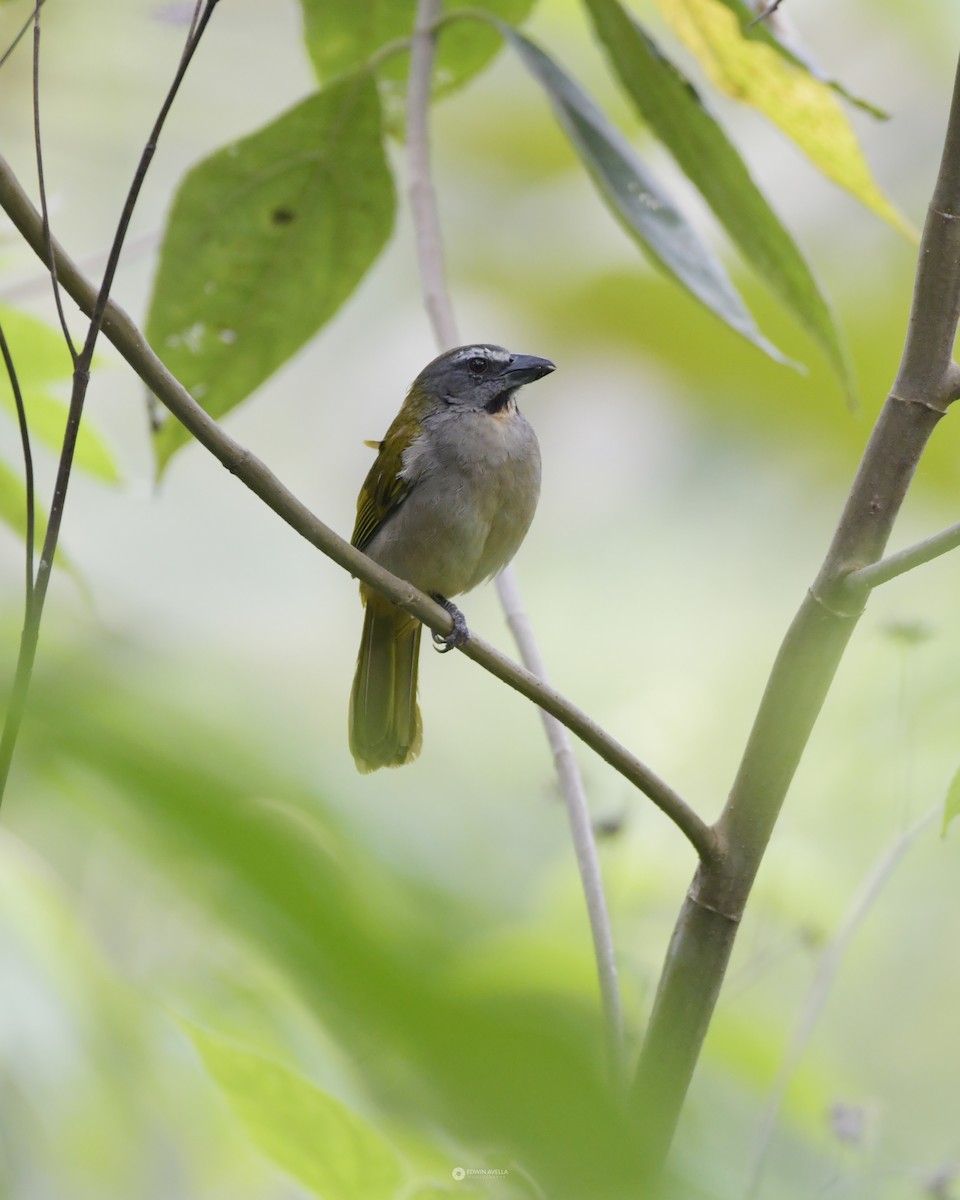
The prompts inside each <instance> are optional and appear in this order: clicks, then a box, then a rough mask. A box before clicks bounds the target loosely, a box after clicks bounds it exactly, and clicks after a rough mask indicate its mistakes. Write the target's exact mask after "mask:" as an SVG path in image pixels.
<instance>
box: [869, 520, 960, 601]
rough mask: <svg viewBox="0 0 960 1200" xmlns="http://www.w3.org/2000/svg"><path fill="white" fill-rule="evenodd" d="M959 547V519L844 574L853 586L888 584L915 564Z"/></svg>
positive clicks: (917, 565)
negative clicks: (913, 542) (910, 544)
mask: <svg viewBox="0 0 960 1200" xmlns="http://www.w3.org/2000/svg"><path fill="white" fill-rule="evenodd" d="M958 546H960V522H958V523H957V524H956V525H951V526H949V528H947V529H941V530H940V532H939V533H935V534H933V536H932V537H928V538H925V539H924V540H923V541H922V542H917V544H916V545H915V546H908V547H907V548H906V550H898V551H897V553H896V554H889V555H887V557H886V558H881V559H880V561H879V562H875V563H871V565H870V566H869V567H861V568H860V570H859V571H851V572H850V574H849V575H848V576H847V585H848V586H849V587H855V588H871V589H872V588H875V587H879V586H880V584H881V583H889V582H890V580H891V579H896V578H897V576H898V575H905V574H906V573H907V571H912V570H913V568H914V567H922V566H923V564H924V563H928V562H931V561H932V560H933V559H935V558H939V557H940V555H941V554H949V553H950V551H951V550H956V548H957V547H958Z"/></svg>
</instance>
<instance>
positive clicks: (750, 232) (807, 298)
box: [587, 0, 854, 397]
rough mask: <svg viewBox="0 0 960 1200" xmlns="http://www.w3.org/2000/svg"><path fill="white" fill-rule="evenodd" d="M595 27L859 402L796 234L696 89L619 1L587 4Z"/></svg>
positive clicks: (634, 95)
mask: <svg viewBox="0 0 960 1200" xmlns="http://www.w3.org/2000/svg"><path fill="white" fill-rule="evenodd" d="M587 7H588V8H589V10H590V15H591V17H592V18H593V23H594V27H595V29H596V31H597V34H598V36H599V37H600V40H601V41H602V42H603V44H604V46H605V48H606V50H607V53H608V55H609V57H610V60H611V62H612V63H613V66H614V69H615V70H616V73H617V76H618V78H619V79H620V82H621V83H622V84H623V86H624V88H625V89H626V90H627V92H628V93H629V95H630V97H631V99H632V100H633V101H634V103H635V104H636V106H637V109H638V110H639V112H640V115H641V116H642V117H643V119H644V121H646V123H647V124H648V125H649V126H650V128H651V130H652V131H653V132H654V133H655V134H656V136H657V137H658V138H659V139H660V141H661V142H663V144H664V145H665V146H666V147H667V149H668V150H669V151H670V152H671V154H672V155H673V156H674V158H675V159H676V160H677V162H678V164H679V165H680V167H681V168H682V170H683V171H684V172H685V174H686V175H687V176H688V177H689V179H690V180H691V182H693V183H694V184H695V185H696V186H697V188H698V189H699V190H700V192H701V194H702V195H703V197H704V199H705V200H706V201H707V203H708V204H709V205H710V207H711V208H712V209H713V211H714V212H715V213H716V215H717V218H718V219H719V221H720V222H721V223H722V224H723V226H724V228H725V229H726V230H727V232H728V233H729V235H730V237H731V238H732V239H733V241H734V242H735V243H736V245H737V246H738V247H739V248H740V251H741V252H742V254H743V256H744V258H745V259H746V260H747V261H748V262H749V263H750V265H751V266H752V267H753V269H754V270H755V271H756V272H757V274H758V275H760V276H761V277H762V278H763V279H764V280H765V281H766V283H767V284H768V285H769V286H770V287H771V288H772V290H773V291H774V292H775V293H776V294H777V295H778V296H779V297H780V299H781V300H782V301H783V302H784V303H785V304H786V305H787V307H788V308H789V309H790V310H791V311H792V312H793V314H794V315H795V316H796V317H797V318H798V319H799V320H800V322H801V324H802V325H804V327H805V328H806V329H807V330H808V331H809V333H810V334H811V335H812V337H813V338H814V339H815V341H816V342H817V343H818V344H819V345H820V346H821V348H822V349H823V350H824V352H825V353H826V355H827V358H828V359H829V360H830V363H831V365H832V367H833V368H834V370H835V371H836V372H837V375H838V376H839V377H840V379H841V381H842V382H843V384H844V387H845V388H846V390H847V393H848V395H850V396H851V397H852V395H853V391H854V382H853V377H852V373H851V370H850V363H849V360H848V357H847V353H846V350H845V347H844V345H843V343H842V341H841V337H840V333H839V330H838V329H837V326H836V323H835V322H834V319H833V315H832V314H831V312H830V309H829V307H828V306H827V303H826V300H825V299H824V297H823V295H822V294H821V292H820V289H819V287H818V286H817V283H816V280H815V279H814V278H813V275H812V274H811V272H810V269H809V267H808V266H807V263H806V261H805V259H804V257H803V255H802V254H801V253H800V250H799V249H798V248H797V245H796V243H795V242H794V241H793V238H791V236H790V234H789V233H788V232H787V230H786V229H785V228H784V227H783V225H782V224H781V223H780V221H779V219H778V218H777V216H776V214H775V213H774V212H773V210H772V209H771V208H770V206H769V204H768V203H767V201H766V199H765V197H764V196H763V194H762V192H761V191H760V190H759V188H758V187H757V185H756V184H755V183H754V181H753V179H752V178H751V176H750V172H749V171H748V169H747V167H746V164H745V163H744V161H743V159H742V158H741V157H740V154H739V153H738V151H737V149H736V147H735V146H734V145H733V143H732V142H730V140H729V139H728V138H727V135H726V134H725V133H724V131H723V129H722V128H721V126H720V125H719V124H718V122H717V121H716V120H715V119H714V117H713V116H712V115H711V114H710V113H709V112H708V111H707V109H706V108H705V107H704V105H703V103H702V101H701V99H700V97H699V95H698V94H697V92H696V90H695V89H694V88H693V87H692V85H691V84H690V82H689V81H688V80H687V79H686V78H685V77H684V75H683V74H682V73H681V72H680V71H679V70H678V69H677V67H676V66H675V65H674V64H673V63H671V62H670V61H669V60H668V59H667V58H666V57H665V56H664V55H663V53H662V52H661V50H660V49H659V47H658V46H657V45H656V44H655V43H654V42H653V40H652V39H651V38H650V37H649V36H648V35H647V34H646V32H645V31H644V30H643V29H641V28H640V26H639V25H638V24H637V23H636V22H635V20H634V19H633V18H632V17H631V16H629V15H628V14H627V12H626V11H625V10H624V9H623V7H622V6H621V5H620V3H619V0H587Z"/></svg>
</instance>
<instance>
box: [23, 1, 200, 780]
mask: <svg viewBox="0 0 960 1200" xmlns="http://www.w3.org/2000/svg"><path fill="white" fill-rule="evenodd" d="M216 4H217V0H207V4H206V8H205V9H204V12H203V15H202V17H201V18H200V20H199V22H198V23H197V27H196V29H195V30H194V32H193V34H192V36H191V38H190V40H189V41H188V43H187V46H186V49H185V51H184V53H183V56H182V57H181V60H180V64H179V66H178V68H177V71H176V73H175V75H174V78H173V82H172V83H171V85H170V88H169V90H168V92H167V95H166V97H165V98H164V102H163V104H162V105H161V107H160V112H159V113H158V115H157V119H156V120H155V122H154V125H153V128H152V129H151V131H150V136H149V138H148V139H147V143H146V145H145V146H144V149H143V152H142V154H141V156H140V161H139V163H138V164H137V170H136V172H135V174H134V178H133V182H132V183H131V185H130V189H129V191H128V192H127V197H126V200H125V202H124V205H123V210H122V212H121V214H120V219H119V221H118V223H117V231H116V233H115V235H114V239H113V245H112V246H111V248H110V254H109V256H108V258H107V266H106V269H105V271H104V275H103V281H102V282H101V284H100V289H99V291H98V292H97V293H96V297H95V299H94V302H93V305H92V309H91V311H90V325H89V328H88V330H87V336H86V339H85V340H84V344H83V349H82V350H81V352H80V354H79V356H78V358H77V361H76V365H75V368H74V372H73V388H72V391H71V395H70V406H69V409H68V412H67V423H66V427H65V429H64V434H63V444H62V447H61V450H60V461H59V464H58V466H57V476H56V481H55V483H54V489H53V500H52V502H51V505H50V518H49V520H48V522H47V533H46V537H45V538H44V542H43V549H42V550H41V553H40V565H39V567H38V569H37V575H36V580H35V581H34V587H33V593H32V597H31V603H30V605H29V607H28V609H27V613H26V619H25V620H24V625H23V632H22V634H21V637H20V649H19V653H18V655H17V666H16V671H15V673H14V680H13V686H12V688H11V691H10V700H9V703H8V705H7V712H6V717H5V719H4V724H3V732H2V735H0V802H2V799H3V794H4V792H5V790H6V785H7V780H8V778H9V775H10V766H11V763H12V761H13V753H14V750H15V749H16V744H17V738H18V737H19V734H20V726H21V723H22V721H23V715H24V712H25V711H26V705H27V695H28V693H29V690H30V680H31V677H32V675H33V664H34V661H35V659H36V654H37V644H38V641H39V638H40V623H41V620H42V617H43V606H44V601H45V599H46V595H47V588H48V586H49V583H50V575H51V572H52V570H53V560H54V557H55V555H56V550H57V542H58V540H59V536H60V525H61V522H62V520H63V512H64V507H65V504H66V498H67V488H68V486H69V483H70V474H71V470H72V468H73V456H74V451H75V450H76V444H77V436H78V434H79V432H80V421H81V419H82V416H83V405H84V401H85V399H86V394H87V388H88V386H89V383H90V365H91V363H92V361H93V353H94V349H95V347H96V343H97V338H98V336H99V334H100V330H101V328H102V326H103V322H104V318H105V315H106V310H107V306H108V304H109V302H110V289H111V288H112V286H113V280H114V276H115V275H116V270H117V264H118V263H119V261H120V252H121V250H122V249H123V241H124V238H125V236H126V233H127V229H128V228H129V225H130V219H131V217H132V215H133V210H134V206H135V205H136V202H137V198H138V197H139V195H140V189H141V187H142V186H143V180H144V178H145V176H146V172H147V168H148V167H149V165H150V162H151V160H152V158H153V155H154V152H155V150H156V145H157V139H158V137H159V136H160V131H161V129H162V128H163V124H164V122H165V120H166V117H167V114H168V112H169V111H170V107H171V105H172V104H173V101H174V99H175V97H176V95H177V92H178V91H179V89H180V84H181V82H182V81H183V77H184V74H185V73H186V70H187V67H188V66H189V64H190V61H191V59H192V58H193V55H194V53H195V51H196V48H197V46H198V45H199V43H200V39H201V37H202V36H203V33H204V30H205V29H206V27H207V24H208V22H209V20H210V17H211V16H212V15H213V10H214V8H215V7H216ZM31 207H32V206H31ZM34 215H35V216H36V215H37V214H36V210H34ZM31 244H33V243H31ZM40 245H41V249H40V250H38V251H37V252H38V253H39V254H40V256H41V258H44V259H45V261H47V262H48V265H49V263H51V262H52V263H53V267H52V268H51V269H53V270H55V269H56V267H57V258H56V255H55V254H54V253H53V245H54V244H53V238H52V236H51V234H50V231H49V227H47V228H46V231H45V230H44V221H43V217H42V216H40ZM34 249H35V250H37V247H36V245H34Z"/></svg>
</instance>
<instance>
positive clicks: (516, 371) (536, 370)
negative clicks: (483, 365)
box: [503, 354, 557, 387]
mask: <svg viewBox="0 0 960 1200" xmlns="http://www.w3.org/2000/svg"><path fill="white" fill-rule="evenodd" d="M556 369H557V368H556V366H555V365H554V364H553V363H552V362H551V361H550V359H549V358H537V357H535V356H534V355H533V354H516V355H514V358H513V362H511V363H510V365H509V366H508V367H506V368H505V369H504V372H503V374H504V377H505V378H506V379H508V380H509V382H510V386H511V387H522V386H523V384H525V383H534V382H535V381H536V380H537V379H542V378H543V377H544V375H549V374H550V372H551V371H555V370H556Z"/></svg>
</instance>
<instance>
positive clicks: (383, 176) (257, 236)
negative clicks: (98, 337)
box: [147, 77, 395, 469]
mask: <svg viewBox="0 0 960 1200" xmlns="http://www.w3.org/2000/svg"><path fill="white" fill-rule="evenodd" d="M394 207H395V202H394V193H393V183H392V180H391V177H390V172H389V170H388V167H387V162H386V159H385V157H384V151H383V144H382V140H381V134H380V104H379V100H378V96H377V90H376V86H375V85H374V83H373V81H372V80H371V79H369V78H368V77H362V78H351V79H346V80H344V81H342V82H341V83H338V84H335V85H333V86H331V87H329V88H326V89H324V90H323V91H320V92H316V93H314V94H313V95H311V96H310V97H308V98H307V99H306V100H304V101H303V102H302V103H301V104H298V105H297V106H296V107H295V108H292V109H290V110H289V112H286V113H284V114H283V115H282V116H281V117H279V118H278V119H277V120H275V121H273V122H271V124H269V125H267V126H265V127H264V128H263V129H260V130H258V131H257V132H256V133H254V134H252V135H251V136H249V137H247V138H244V139H243V140H242V141H239V142H235V143H233V144H231V145H228V146H226V147H224V148H223V149H221V150H219V151H217V152H216V153H215V154H213V155H211V157H210V158H208V159H206V160H205V161H204V162H202V163H200V164H199V166H196V167H194V168H193V170H191V171H190V172H189V174H188V175H187V176H186V178H185V179H184V181H183V183H182V184H181V186H180V189H179V191H178V192H177V195H176V198H175V200H174V205H173V211H172V212H171V214H170V218H169V221H168V223H167V230H166V235H165V237H164V241H163V247H162V250H161V254H160V265H159V269H158V272H157V279H156V284H155V287H154V293H153V299H152V301H151V305H150V314H149V317H148V319H147V337H148V339H149V340H150V342H151V343H152V344H153V346H154V347H155V349H156V351H157V353H158V354H159V355H160V357H161V358H162V359H163V361H164V362H165V363H166V365H167V366H168V367H169V368H170V370H171V371H172V372H173V373H174V374H175V375H176V376H177V377H178V378H179V379H180V380H181V381H182V383H183V384H184V386H185V387H186V388H187V389H188V390H189V391H190V392H191V393H192V394H193V396H194V398H195V399H196V400H197V401H199V402H200V403H201V404H202V405H203V406H204V408H206V410H207V411H208V412H209V413H211V414H212V415H213V416H215V417H220V416H222V415H223V414H224V413H226V412H229V410H230V409H232V408H233V407H234V406H235V405H236V404H239V403H240V401H241V400H243V399H244V398H245V397H246V396H248V395H249V394H250V393H251V392H252V391H253V390H254V389H255V388H256V387H258V386H259V384H261V383H262V382H263V381H264V380H265V379H266V378H268V376H269V375H271V374H272V373H273V372H274V371H275V370H276V369H277V368H278V367H279V366H281V365H282V364H283V363H284V362H286V360H287V359H288V358H290V356H291V355H293V354H294V353H295V352H296V351H297V350H299V349H300V347H301V346H302V345H303V344H304V343H305V342H306V341H307V340H308V339H309V338H310V337H312V336H313V335H314V334H315V333H316V332H317V330H318V329H320V328H321V326H322V325H323V324H324V323H325V322H326V321H328V320H329V319H330V317H332V316H333V314H334V313H335V312H336V311H337V309H339V308H340V306H341V305H342V304H343V303H344V301H345V300H346V299H347V297H348V296H349V295H350V294H351V292H352V291H353V290H354V288H355V287H356V286H357V284H358V283H359V282H360V280H361V279H362V278H363V276H364V274H365V273H366V271H367V270H368V269H369V267H370V266H371V264H372V263H373V262H374V261H375V259H376V258H377V256H378V255H379V253H380V251H381V250H382V248H383V246H384V244H385V243H386V241H387V239H388V237H389V236H390V231H391V228H392V225H393V214H394ZM188 440H189V434H187V433H186V431H185V430H184V429H183V428H182V427H181V426H180V425H179V424H178V423H177V422H174V421H170V422H168V423H167V424H166V425H165V426H164V427H163V428H162V429H161V430H160V432H159V434H158V435H157V438H156V443H155V445H156V450H157V455H158V461H159V465H160V468H161V469H162V467H163V466H164V465H165V464H166V462H167V461H168V460H169V458H170V456H171V455H172V454H173V453H174V451H175V450H176V449H177V448H178V447H179V446H181V445H182V444H183V443H185V442H186V441H188Z"/></svg>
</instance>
